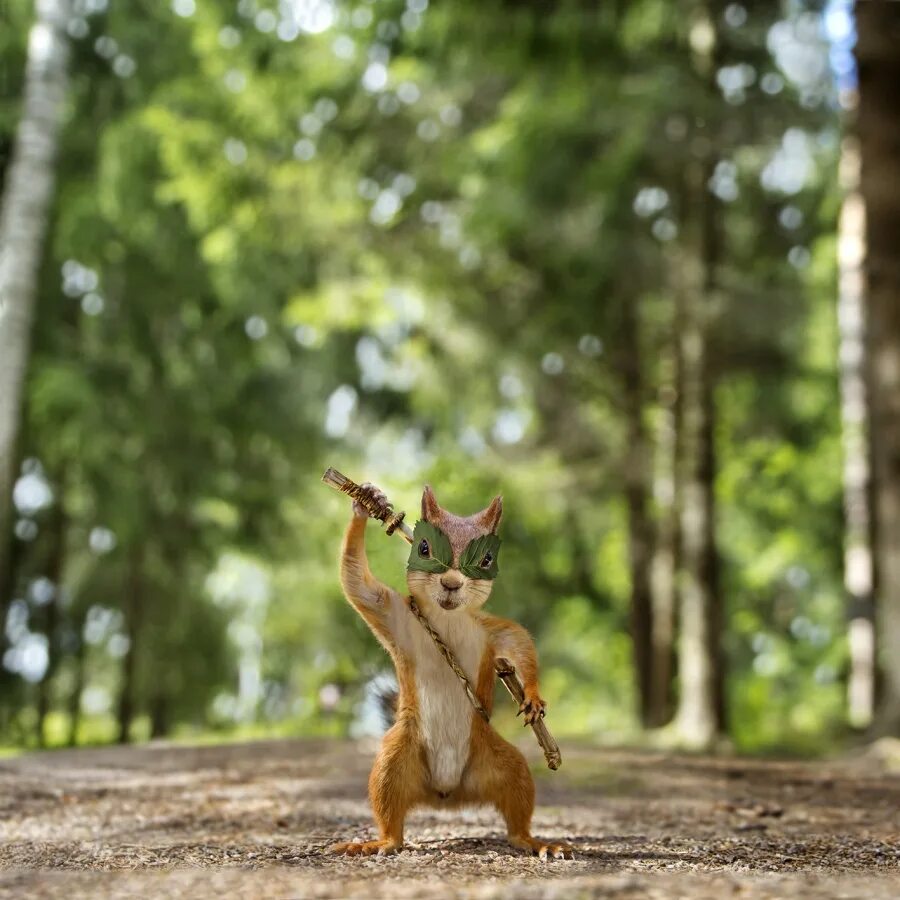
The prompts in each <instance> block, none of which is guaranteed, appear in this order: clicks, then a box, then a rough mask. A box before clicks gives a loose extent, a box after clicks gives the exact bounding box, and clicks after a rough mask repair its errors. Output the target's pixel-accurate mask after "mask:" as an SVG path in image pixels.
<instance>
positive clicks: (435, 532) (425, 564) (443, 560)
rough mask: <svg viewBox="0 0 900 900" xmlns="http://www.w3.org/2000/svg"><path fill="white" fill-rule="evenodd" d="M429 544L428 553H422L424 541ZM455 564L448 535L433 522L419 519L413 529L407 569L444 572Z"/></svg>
mask: <svg viewBox="0 0 900 900" xmlns="http://www.w3.org/2000/svg"><path fill="white" fill-rule="evenodd" d="M423 541H426V542H427V544H428V551H427V553H426V555H424V556H423V555H422V552H421V551H422V550H423V549H424V548H423V546H422V542H423ZM452 564H453V550H452V549H451V547H450V541H448V540H447V535H445V534H444V532H443V531H441V529H440V528H436V527H435V526H434V525H432V524H431V522H426V521H425V520H424V519H419V521H418V522H416V527H415V530H414V531H413V542H412V547H411V548H410V551H409V560H408V561H407V563H406V568H407V569H415V570H416V571H417V572H433V573H438V574H442V573H444V572H446V571H447V569H449V568H450V566H451V565H452Z"/></svg>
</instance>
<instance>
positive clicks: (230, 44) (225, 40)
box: [219, 25, 241, 50]
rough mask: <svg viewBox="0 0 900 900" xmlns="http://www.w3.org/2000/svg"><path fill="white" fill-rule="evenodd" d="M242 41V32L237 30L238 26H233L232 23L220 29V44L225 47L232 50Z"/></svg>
mask: <svg viewBox="0 0 900 900" xmlns="http://www.w3.org/2000/svg"><path fill="white" fill-rule="evenodd" d="M240 42H241V33H240V32H239V31H238V30H237V28H233V27H232V26H231V25H226V26H225V27H224V28H222V29H220V31H219V46H221V47H224V48H225V49H226V50H232V49H234V48H235V47H237V45H238V44H240Z"/></svg>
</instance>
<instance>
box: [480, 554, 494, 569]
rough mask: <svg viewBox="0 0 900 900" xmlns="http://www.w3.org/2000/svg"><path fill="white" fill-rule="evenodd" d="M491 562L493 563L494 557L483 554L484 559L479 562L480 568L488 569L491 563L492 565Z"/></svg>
mask: <svg viewBox="0 0 900 900" xmlns="http://www.w3.org/2000/svg"><path fill="white" fill-rule="evenodd" d="M493 561H494V557H493V556H492V555H491V554H490V553H485V554H484V559H483V560H482V561H481V568H482V569H489V568H490V566H491V563H492V562H493Z"/></svg>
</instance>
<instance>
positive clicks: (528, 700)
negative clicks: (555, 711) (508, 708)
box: [516, 694, 547, 725]
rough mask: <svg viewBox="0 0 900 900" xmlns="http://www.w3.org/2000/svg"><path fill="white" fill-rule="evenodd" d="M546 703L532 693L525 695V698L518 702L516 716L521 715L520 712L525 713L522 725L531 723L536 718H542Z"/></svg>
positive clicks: (535, 720)
mask: <svg viewBox="0 0 900 900" xmlns="http://www.w3.org/2000/svg"><path fill="white" fill-rule="evenodd" d="M546 708H547V704H546V703H545V702H544V701H543V700H542V699H541V698H540V697H539V696H538V695H537V694H532V695H530V696H526V697H525V699H524V700H523V701H522V702H521V703H520V704H519V711H518V712H517V713H516V715H517V716H521V715H522V713H525V720H524V722H523V724H524V725H533V724H534V723H535V722H537V720H538V719H543V718H544V716H545V714H546Z"/></svg>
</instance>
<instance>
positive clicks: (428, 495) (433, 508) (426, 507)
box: [422, 484, 441, 522]
mask: <svg viewBox="0 0 900 900" xmlns="http://www.w3.org/2000/svg"><path fill="white" fill-rule="evenodd" d="M440 514H441V507H440V504H439V503H438V502H437V497H435V496H434V491H433V490H432V489H431V485H430V484H426V485H425V490H424V491H422V518H423V519H424V520H425V521H426V522H434V521H435V520H437V519H438V518H439V517H440Z"/></svg>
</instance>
